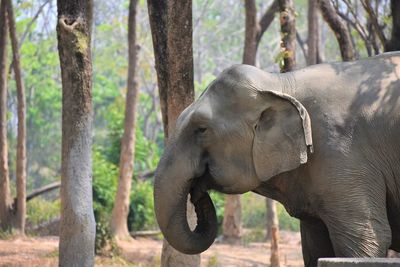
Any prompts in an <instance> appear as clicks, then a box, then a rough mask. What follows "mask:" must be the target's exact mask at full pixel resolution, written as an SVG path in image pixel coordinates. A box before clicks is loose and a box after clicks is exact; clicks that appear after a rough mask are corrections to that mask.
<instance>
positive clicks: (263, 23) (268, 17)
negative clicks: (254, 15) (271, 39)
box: [256, 0, 279, 45]
mask: <svg viewBox="0 0 400 267" xmlns="http://www.w3.org/2000/svg"><path fill="white" fill-rule="evenodd" d="M278 10H279V4H278V0H274V2H272V4H271V6H270V7H269V8H268V9H267V10H266V11H265V13H264V15H263V16H262V17H261V19H260V22H259V25H260V30H259V31H258V32H257V35H256V43H257V45H258V44H259V43H260V40H261V37H262V36H263V34H264V32H265V31H266V30H267V29H268V28H269V26H270V25H271V23H272V21H274V18H275V13H276V12H278Z"/></svg>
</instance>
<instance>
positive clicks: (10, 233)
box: [0, 228, 15, 240]
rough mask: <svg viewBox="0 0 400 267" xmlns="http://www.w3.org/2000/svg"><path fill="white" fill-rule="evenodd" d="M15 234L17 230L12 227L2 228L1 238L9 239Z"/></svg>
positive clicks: (0, 230) (0, 231)
mask: <svg viewBox="0 0 400 267" xmlns="http://www.w3.org/2000/svg"><path fill="white" fill-rule="evenodd" d="M14 236H15V232H14V230H13V229H12V228H10V229H6V230H2V229H0V240H8V239H11V238H13V237H14Z"/></svg>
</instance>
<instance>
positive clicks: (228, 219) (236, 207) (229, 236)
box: [222, 195, 242, 244]
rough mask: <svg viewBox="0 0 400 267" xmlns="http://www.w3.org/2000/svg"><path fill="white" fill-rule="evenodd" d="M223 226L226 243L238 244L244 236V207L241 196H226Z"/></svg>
mask: <svg viewBox="0 0 400 267" xmlns="http://www.w3.org/2000/svg"><path fill="white" fill-rule="evenodd" d="M224 209H225V210H224V221H223V224H222V229H223V233H222V235H223V239H224V241H225V242H228V243H231V244H237V243H239V241H240V238H241V235H242V205H241V203H240V195H226V196H225V208H224Z"/></svg>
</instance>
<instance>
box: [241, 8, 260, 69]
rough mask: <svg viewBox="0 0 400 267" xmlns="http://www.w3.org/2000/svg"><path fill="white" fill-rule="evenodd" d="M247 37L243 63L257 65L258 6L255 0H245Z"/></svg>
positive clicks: (245, 38)
mask: <svg viewBox="0 0 400 267" xmlns="http://www.w3.org/2000/svg"><path fill="white" fill-rule="evenodd" d="M244 3H245V4H244V6H245V14H246V16H245V17H246V20H245V37H244V49H243V64H248V65H253V66H255V65H256V55H257V40H256V37H257V31H258V28H259V27H258V22H257V7H256V1H255V0H245V2H244Z"/></svg>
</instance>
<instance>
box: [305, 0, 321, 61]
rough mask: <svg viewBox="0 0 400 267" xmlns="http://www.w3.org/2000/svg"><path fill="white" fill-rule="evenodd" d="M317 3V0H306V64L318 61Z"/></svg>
mask: <svg viewBox="0 0 400 267" xmlns="http://www.w3.org/2000/svg"><path fill="white" fill-rule="evenodd" d="M317 12H318V3H317V0H308V38H307V47H308V51H307V65H314V64H317V63H318V37H319V29H318V28H319V27H318V26H319V25H318V13H317Z"/></svg>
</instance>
